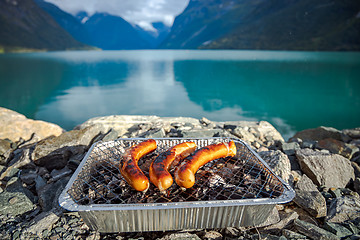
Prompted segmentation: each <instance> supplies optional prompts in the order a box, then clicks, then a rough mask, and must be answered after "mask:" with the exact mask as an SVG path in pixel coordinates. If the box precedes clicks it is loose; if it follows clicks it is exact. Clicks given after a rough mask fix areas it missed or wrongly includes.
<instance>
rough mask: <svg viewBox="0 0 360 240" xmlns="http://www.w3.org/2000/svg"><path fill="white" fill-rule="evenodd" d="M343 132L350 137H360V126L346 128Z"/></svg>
mask: <svg viewBox="0 0 360 240" xmlns="http://www.w3.org/2000/svg"><path fill="white" fill-rule="evenodd" d="M342 132H343V133H344V134H346V135H348V136H349V137H350V138H360V128H353V129H344V130H342Z"/></svg>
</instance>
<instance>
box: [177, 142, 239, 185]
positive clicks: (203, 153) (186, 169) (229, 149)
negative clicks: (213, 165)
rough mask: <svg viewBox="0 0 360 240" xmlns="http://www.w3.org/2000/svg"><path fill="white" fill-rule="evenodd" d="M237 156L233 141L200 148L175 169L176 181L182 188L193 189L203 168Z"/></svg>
mask: <svg viewBox="0 0 360 240" xmlns="http://www.w3.org/2000/svg"><path fill="white" fill-rule="evenodd" d="M235 155H236V146H235V143H234V142H233V141H231V142H229V143H217V144H212V145H209V146H206V147H203V148H200V149H199V150H197V151H196V152H195V153H194V154H192V155H190V156H189V157H187V158H186V159H185V160H184V161H183V162H182V163H181V164H180V165H179V166H177V168H176V169H175V181H176V183H177V184H178V185H179V186H180V187H184V188H191V187H192V186H193V185H194V184H195V173H196V172H197V170H198V169H199V168H200V167H201V166H203V165H205V164H206V163H208V162H210V161H212V160H215V159H218V158H224V157H233V156H235Z"/></svg>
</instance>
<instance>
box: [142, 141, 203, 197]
mask: <svg viewBox="0 0 360 240" xmlns="http://www.w3.org/2000/svg"><path fill="white" fill-rule="evenodd" d="M195 149H196V144H195V143H194V142H183V143H180V144H177V145H175V146H173V147H172V148H170V149H168V150H167V151H166V152H163V153H161V154H159V156H157V157H156V158H155V160H154V161H153V162H152V163H151V166H150V169H149V174H150V181H151V182H152V183H153V184H154V185H155V186H156V187H157V188H159V190H160V191H161V192H162V191H164V190H166V189H168V188H169V187H170V186H171V185H172V184H173V178H172V176H171V174H170V173H169V171H168V170H169V167H170V165H171V163H173V162H174V161H175V162H179V161H180V160H182V159H184V158H185V157H187V156H189V155H190V154H191V153H193V152H194V151H195Z"/></svg>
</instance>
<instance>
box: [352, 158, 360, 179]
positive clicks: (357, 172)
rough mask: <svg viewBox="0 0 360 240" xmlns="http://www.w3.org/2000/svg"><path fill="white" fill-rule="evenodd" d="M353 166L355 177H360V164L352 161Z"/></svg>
mask: <svg viewBox="0 0 360 240" xmlns="http://www.w3.org/2000/svg"><path fill="white" fill-rule="evenodd" d="M351 166H352V167H353V168H354V174H355V177H357V178H360V166H359V164H357V163H356V162H351Z"/></svg>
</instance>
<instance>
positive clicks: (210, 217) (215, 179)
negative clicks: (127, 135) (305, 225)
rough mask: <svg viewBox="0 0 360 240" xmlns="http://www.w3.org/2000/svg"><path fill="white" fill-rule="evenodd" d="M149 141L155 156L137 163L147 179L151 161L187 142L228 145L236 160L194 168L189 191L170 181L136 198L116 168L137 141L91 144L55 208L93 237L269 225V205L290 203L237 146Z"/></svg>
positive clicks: (280, 184) (283, 189)
mask: <svg viewBox="0 0 360 240" xmlns="http://www.w3.org/2000/svg"><path fill="white" fill-rule="evenodd" d="M155 140H156V142H157V145H158V148H157V150H156V151H155V152H154V153H152V154H149V155H148V156H146V157H144V158H143V159H141V160H140V161H139V167H140V168H141V169H142V170H143V172H144V173H145V175H146V176H147V177H149V174H148V169H149V166H150V163H151V161H152V160H153V159H154V158H155V157H156V156H157V154H159V153H160V152H163V151H166V150H167V149H168V148H170V147H171V146H174V145H176V144H178V143H181V142H184V141H194V142H195V143H196V144H197V146H198V148H200V147H203V146H206V145H210V144H213V143H217V142H228V141H231V140H233V141H234V142H235V144H236V147H237V155H236V156H235V157H232V158H221V159H217V160H214V161H212V162H209V163H208V164H206V165H204V166H203V167H201V168H200V169H199V171H198V172H197V173H196V175H195V176H196V183H195V185H194V186H193V187H192V188H189V189H186V190H184V189H181V188H180V187H179V186H177V185H176V183H175V181H174V184H173V185H172V186H171V187H170V188H169V189H168V190H167V192H166V193H160V192H159V190H158V189H157V188H156V187H155V186H154V185H153V184H151V186H150V188H149V190H148V191H146V192H145V193H143V192H137V191H135V190H133V189H132V188H131V187H130V186H129V185H128V184H127V183H126V182H125V180H124V179H123V178H122V176H121V174H120V171H119V164H120V161H121V159H122V154H123V153H124V151H125V149H126V148H128V147H130V146H131V145H133V144H137V143H139V142H141V141H144V139H143V138H137V139H134V138H132V139H117V140H115V141H110V142H98V143H95V144H93V145H92V147H91V148H90V150H89V151H88V153H87V154H86V156H85V157H84V159H83V160H82V162H81V163H80V165H79V167H78V169H77V170H76V171H75V173H74V174H73V176H72V178H71V179H70V181H69V182H68V184H67V186H66V187H65V189H64V191H63V192H62V194H61V195H60V197H59V203H60V206H62V207H63V208H65V209H67V210H69V211H78V212H79V214H80V216H81V217H82V218H83V220H84V222H85V223H86V224H87V225H88V226H89V227H90V228H91V229H93V230H97V231H99V232H137V231H166V230H178V229H206V228H224V227H230V226H232V227H244V226H257V225H260V224H261V223H263V222H264V221H265V220H266V219H267V218H268V217H269V215H270V213H271V211H272V210H273V207H274V205H275V204H282V203H286V202H289V201H291V200H292V199H293V198H294V196H295V192H294V190H293V189H291V187H290V186H289V185H288V184H287V183H285V182H284V181H283V180H282V179H281V178H279V177H278V176H276V175H275V174H274V173H273V172H272V171H271V170H270V168H269V166H268V165H267V164H266V163H265V162H264V161H263V160H262V159H261V158H260V157H259V155H257V154H256V153H255V152H254V151H253V150H252V149H251V148H250V147H249V146H248V145H247V144H246V143H245V142H243V141H241V140H239V139H231V138H196V139H193V138H192V139H189V138H161V139H156V138H155ZM172 171H173V168H172V170H171V171H170V173H173V172H172Z"/></svg>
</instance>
